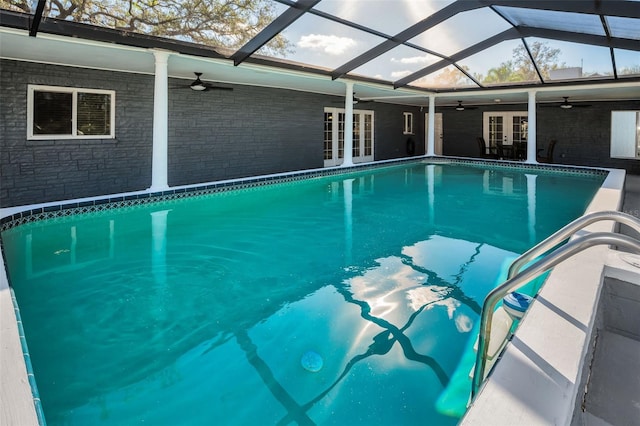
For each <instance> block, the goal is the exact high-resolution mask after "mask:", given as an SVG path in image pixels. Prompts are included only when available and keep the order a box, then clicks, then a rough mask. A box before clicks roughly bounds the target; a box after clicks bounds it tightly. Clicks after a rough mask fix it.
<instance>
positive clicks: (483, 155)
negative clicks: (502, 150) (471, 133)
mask: <svg viewBox="0 0 640 426" xmlns="http://www.w3.org/2000/svg"><path fill="white" fill-rule="evenodd" d="M476 140H477V141H478V149H479V150H480V158H492V159H494V160H497V159H498V158H500V157H499V156H498V154H497V153H494V152H491V151H490V152H489V153H487V143H486V142H485V141H484V138H483V137H482V136H479V137H477V138H476Z"/></svg>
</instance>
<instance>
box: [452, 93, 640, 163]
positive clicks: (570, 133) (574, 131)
mask: <svg viewBox="0 0 640 426" xmlns="http://www.w3.org/2000/svg"><path fill="white" fill-rule="evenodd" d="M589 105H590V106H589V107H585V108H572V109H561V108H558V107H556V108H550V107H542V106H541V105H538V108H537V111H536V112H537V122H538V126H537V129H536V130H537V140H538V147H539V148H544V149H546V147H547V144H548V143H549V141H550V140H552V139H556V140H557V141H558V143H557V145H556V148H555V152H554V160H555V161H554V162H556V163H562V164H572V165H583V166H601V167H613V168H621V169H627V171H629V172H632V173H640V161H638V160H620V159H612V158H610V157H609V151H610V135H611V111H622V110H640V100H638V101H625V102H589ZM526 110H527V105H526V104H522V105H500V106H492V107H479V108H478V109H473V110H465V111H455V110H446V111H444V113H443V134H444V137H443V139H444V142H443V150H444V154H445V155H456V156H464V157H477V156H478V145H477V143H476V137H478V136H481V135H482V113H483V112H484V111H526Z"/></svg>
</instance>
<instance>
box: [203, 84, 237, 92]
mask: <svg viewBox="0 0 640 426" xmlns="http://www.w3.org/2000/svg"><path fill="white" fill-rule="evenodd" d="M206 86H207V90H227V91H232V90H233V87H227V86H214V85H212V84H206Z"/></svg>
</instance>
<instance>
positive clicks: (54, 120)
mask: <svg viewBox="0 0 640 426" xmlns="http://www.w3.org/2000/svg"><path fill="white" fill-rule="evenodd" d="M27 96H28V97H27V139H113V138H115V126H114V123H115V98H116V92H115V91H113V90H99V89H81V88H73V87H57V86H37V85H31V84H30V85H29V86H28V89H27Z"/></svg>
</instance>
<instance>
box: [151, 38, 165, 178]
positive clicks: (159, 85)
mask: <svg viewBox="0 0 640 426" xmlns="http://www.w3.org/2000/svg"><path fill="white" fill-rule="evenodd" d="M153 55H154V56H155V65H156V66H155V85H154V90H153V157H152V162H151V187H150V188H149V190H150V191H162V190H165V189H168V188H169V184H168V181H169V179H168V172H167V170H168V152H169V148H168V139H169V137H168V134H169V124H168V121H169V73H168V63H169V56H170V52H167V51H163V50H154V51H153Z"/></svg>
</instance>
